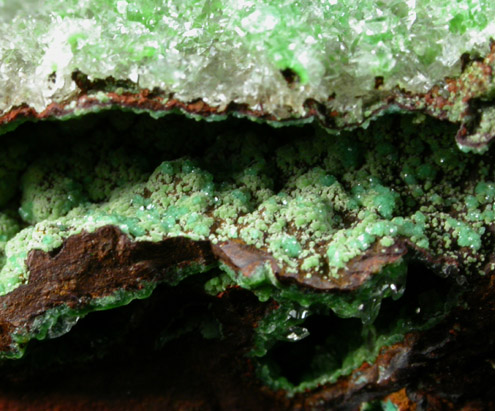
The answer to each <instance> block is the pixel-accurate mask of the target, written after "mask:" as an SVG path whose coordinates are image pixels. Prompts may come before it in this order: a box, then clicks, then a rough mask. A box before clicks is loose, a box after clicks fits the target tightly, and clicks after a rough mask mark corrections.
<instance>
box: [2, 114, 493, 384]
mask: <svg viewBox="0 0 495 411" xmlns="http://www.w3.org/2000/svg"><path fill="white" fill-rule="evenodd" d="M111 114H112V115H111V116H101V115H100V116H94V117H88V118H87V119H83V120H81V121H79V122H72V123H59V124H53V125H52V124H45V125H39V126H38V127H37V128H35V127H31V128H27V129H26V130H29V131H28V132H27V134H25V135H24V137H23V139H19V138H16V135H15V133H13V134H12V135H10V134H7V135H6V136H5V137H4V138H5V149H4V150H3V151H2V153H1V154H0V155H1V156H3V157H4V159H2V161H1V162H0V164H2V166H1V167H2V168H1V169H0V171H2V174H1V175H2V176H3V177H2V178H1V179H0V184H3V185H4V186H5V187H6V189H5V190H4V191H3V192H2V194H3V197H2V198H1V201H2V204H3V209H2V214H1V219H0V222H1V224H2V225H0V228H1V230H2V231H1V233H0V235H1V236H0V239H2V242H1V243H0V245H1V247H2V264H3V266H2V270H1V272H0V286H1V294H2V295H3V297H0V298H1V299H8V298H9V297H10V296H12V295H13V293H16V292H17V290H19V289H21V288H22V287H29V286H30V284H31V282H30V281H31V280H30V273H29V271H28V270H27V266H26V258H28V256H30V257H29V258H30V259H31V260H32V259H33V252H36V253H45V254H46V253H48V254H46V256H47V257H46V258H52V257H48V256H50V255H52V254H54V253H55V254H54V255H57V253H58V252H59V251H58V250H60V247H61V246H62V248H61V250H62V251H63V250H64V247H65V248H66V244H67V241H68V240H70V239H73V240H74V241H76V238H77V236H78V235H81V236H86V235H91V233H95V234H96V233H98V232H99V231H98V230H102V229H105V227H114V228H115V229H117V230H118V231H119V232H120V233H123V235H124V236H125V238H127V239H128V240H129V241H131V243H132V244H144V243H145V242H148V243H149V244H153V243H156V244H159V243H161V242H164V241H166V240H167V239H174V238H186V239H188V241H192V243H195V242H200V241H203V242H206V243H209V244H211V247H212V253H213V254H212V256H213V255H215V256H216V259H217V262H215V263H214V264H213V263H210V264H209V267H211V266H213V265H217V266H218V267H219V268H220V270H221V271H220V272H221V274H218V275H216V276H214V277H213V278H211V279H210V280H209V281H208V282H207V283H206V284H205V291H207V292H209V293H211V294H214V295H216V294H221V293H222V292H223V291H224V290H226V289H228V288H230V287H233V286H239V287H242V288H245V289H248V290H251V291H252V292H253V293H255V294H256V295H257V296H258V298H259V299H260V300H261V301H267V300H274V301H276V302H277V304H278V305H279V307H280V308H278V309H275V310H274V311H273V312H272V313H271V314H269V315H268V316H267V317H266V318H265V319H263V320H262V321H261V322H260V323H259V324H258V327H257V329H256V336H255V342H254V348H253V351H252V355H253V356H254V358H257V362H258V364H259V367H258V368H259V375H260V376H261V377H262V378H263V379H264V381H265V383H267V384H269V385H270V386H271V387H272V388H274V389H277V388H282V389H284V390H285V391H286V392H288V393H295V392H301V391H304V390H305V389H311V388H314V387H316V386H317V385H319V384H325V383H333V382H335V381H336V380H337V378H339V377H340V376H343V375H348V374H349V373H350V372H351V371H352V370H353V369H355V368H356V367H358V366H359V365H360V364H361V363H363V362H364V361H367V362H373V361H374V359H375V358H376V356H377V355H378V353H379V352H380V350H381V349H382V348H383V347H384V346H387V345H390V344H393V343H396V342H398V341H400V340H401V339H402V338H404V335H405V334H406V333H409V332H413V331H418V330H423V329H425V328H428V327H430V326H432V325H433V324H435V323H437V322H438V321H440V320H441V319H442V318H443V317H444V316H445V315H446V314H447V313H448V312H449V310H450V309H451V307H452V306H453V305H455V304H456V303H457V297H456V295H457V294H456V293H454V294H453V295H452V296H450V297H449V298H443V299H441V300H440V301H441V303H440V304H439V306H438V307H436V308H435V309H434V310H432V311H431V312H432V313H434V314H432V315H430V316H426V317H421V318H416V317H415V316H414V314H413V315H412V317H408V316H410V315H411V314H408V316H406V317H399V318H396V319H394V320H393V321H392V322H391V323H390V324H388V325H387V326H386V327H385V326H383V325H380V323H379V322H378V323H377V322H376V319H377V316H378V314H379V312H380V306H381V305H382V302H383V301H384V300H385V301H388V300H390V299H393V300H400V298H401V296H402V295H403V293H404V290H405V278H406V275H407V271H408V267H409V265H410V262H411V261H413V260H418V259H419V260H421V261H423V262H424V263H426V265H428V266H430V267H432V268H433V269H434V270H435V271H437V273H439V274H441V275H448V276H450V277H452V278H454V279H455V281H457V282H459V283H463V282H465V281H466V277H470V276H478V275H485V274H486V273H488V272H492V271H493V267H492V265H491V264H492V261H491V260H490V252H489V251H490V249H491V247H492V246H491V245H492V244H493V240H494V239H493V234H492V229H493V222H494V220H495V217H494V213H495V211H494V210H493V201H494V198H495V183H494V180H495V176H494V167H493V164H494V163H493V161H492V158H493V153H492V151H491V150H489V151H488V152H486V153H484V154H482V155H472V154H470V155H467V154H465V153H462V152H461V151H459V150H458V149H457V147H456V146H455V145H453V144H452V139H451V136H452V128H453V127H452V126H451V125H449V124H448V123H440V122H438V121H433V120H431V119H428V118H425V117H423V116H418V115H415V116H412V115H411V116H404V115H402V116H399V115H395V116H388V117H384V118H383V119H381V120H378V121H377V122H374V123H371V124H370V126H369V127H368V128H367V129H359V130H356V131H351V132H344V133H341V134H340V135H329V134H328V133H327V132H326V131H324V130H322V129H320V128H318V127H313V126H306V127H293V128H287V129H278V130H277V129H271V128H267V127H266V126H260V125H256V124H251V125H247V124H246V123H244V122H240V121H231V122H226V123H218V124H207V123H191V122H187V121H184V120H182V121H177V119H174V118H173V117H170V118H166V119H162V120H156V121H154V122H153V121H150V120H148V119H146V117H144V116H139V117H135V116H132V115H130V114H125V113H122V114H119V113H111ZM36 130H38V131H36ZM67 130H71V131H72V133H73V137H72V138H70V139H69V140H67V137H66V134H65V133H66V132H67ZM123 130H126V131H125V133H124V132H123ZM21 131H22V130H21ZM78 133H80V135H78ZM103 135H104V136H105V139H103V138H102V136H103ZM9 136H11V138H10V139H9ZM40 136H45V139H44V140H43V139H41V138H40ZM81 136H84V139H83V138H81ZM179 136H180V137H179ZM191 147H193V149H191ZM185 153H188V154H187V156H184V154H185ZM164 158H165V159H166V160H165V161H163V159H164ZM126 241H127V240H126ZM43 258H45V257H43ZM53 258H56V257H53ZM212 258H213V257H212ZM31 260H29V261H31ZM212 264H213V265H212ZM204 269H205V268H204V267H202V268H201V267H199V266H198V267H196V268H195V267H191V269H190V270H189V271H188V275H192V274H194V273H195V272H202V271H204ZM171 270H172V271H171V272H173V268H171ZM45 271H46V270H45ZM48 271H50V270H48ZM40 272H43V270H41V271H40ZM410 275H415V274H414V273H412V274H410ZM432 275H433V274H432ZM37 278H38V277H37ZM96 278H97V275H96V274H95V279H96ZM37 281H38V280H37ZM160 281H165V282H167V279H161V280H160ZM156 282H157V280H156V279H155V280H153V281H152V284H151V285H146V286H145V285H144V283H143V285H142V287H141V288H139V290H140V291H130V292H127V291H125V290H119V289H116V290H114V291H113V292H112V293H111V294H108V296H107V297H104V298H103V299H101V298H95V299H94V300H91V299H89V300H88V301H87V302H86V303H85V305H83V306H81V307H80V308H77V309H71V308H70V307H69V308H68V307H67V306H66V305H64V302H63V299H62V300H61V301H59V302H58V303H57V304H58V305H57V306H56V307H53V308H52V309H49V310H47V311H46V312H40V313H37V314H36V315H35V316H34V317H33V316H31V317H30V319H29V321H27V320H26V322H25V324H24V325H23V324H22V321H21V323H18V324H17V325H16V326H15V331H14V333H13V334H12V340H13V341H12V342H13V345H12V346H11V349H10V351H8V352H5V353H4V356H7V357H19V356H20V355H22V352H23V349H24V348H23V347H24V346H25V344H26V343H27V342H28V340H29V339H32V338H38V339H43V338H46V337H53V336H56V335H59V334H60V333H63V332H66V331H68V330H69V329H70V327H71V326H72V325H73V324H74V323H75V321H76V319H77V318H78V317H81V316H84V315H85V314H86V313H88V312H90V311H92V310H100V309H108V308H113V307H115V306H117V305H121V304H125V303H127V302H128V301H130V300H131V299H134V298H141V297H142V296H143V295H144V294H146V292H144V294H143V291H142V289H143V287H144V289H145V290H151V289H152V288H153V287H154V284H156ZM113 295H116V296H117V297H118V298H117V299H115V298H114V297H112V296H113ZM122 295H124V297H125V298H121V297H122ZM119 296H120V297H119ZM35 298H36V297H35ZM76 298H77V296H76ZM425 298H426V301H427V303H426V305H425V306H421V304H420V305H418V307H417V308H418V309H421V310H423V311H426V312H428V310H429V309H430V310H431V306H432V305H435V304H436V303H434V300H435V298H433V299H432V297H431V295H428V296H426V297H425ZM429 307H430V308H429ZM9 309H10V308H9V307H6V306H5V305H4V306H3V308H2V310H3V312H4V313H5V312H6V311H5V310H9ZM2 310H0V318H1V315H2V314H1V313H2ZM317 315H337V316H339V317H341V318H348V319H352V318H355V319H359V320H360V322H361V323H362V324H363V326H362V327H363V331H362V334H360V332H358V333H357V334H356V335H355V336H354V337H355V339H356V341H361V339H363V338H364V339H365V340H366V341H368V343H367V345H359V344H358V345H357V346H355V348H354V349H353V350H351V351H350V352H348V353H345V358H344V359H342V362H341V364H340V365H335V361H334V360H333V359H329V360H328V361H329V362H328V364H329V365H328V369H326V370H323V371H321V370H320V371H319V372H316V371H315V372H313V371H311V372H309V374H308V376H307V379H306V380H304V381H303V382H301V383H294V382H291V381H289V380H288V379H287V378H285V377H284V376H283V375H280V373H279V372H278V371H277V369H276V367H275V368H274V367H273V366H272V365H271V364H270V362H269V361H268V360H266V361H265V357H267V355H266V354H267V352H269V351H270V350H271V349H272V347H274V346H275V345H276V344H277V343H280V342H284V341H285V342H289V343H290V342H293V343H296V342H298V341H303V340H304V338H305V337H307V335H308V330H307V329H305V326H304V321H305V320H306V319H307V318H312V317H313V316H317ZM33 321H34V322H33ZM353 335H354V334H353ZM364 335H366V336H367V337H366V338H365V337H363V336H364ZM363 341H364V340H363ZM329 344H331V342H329ZM322 349H323V348H322ZM343 355H344V354H343ZM267 358H268V357H267ZM332 364H333V365H332Z"/></svg>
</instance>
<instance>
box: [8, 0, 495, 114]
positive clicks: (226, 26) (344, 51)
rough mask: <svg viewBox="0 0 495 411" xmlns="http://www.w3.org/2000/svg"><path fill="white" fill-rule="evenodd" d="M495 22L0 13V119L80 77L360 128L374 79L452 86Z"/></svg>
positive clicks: (56, 1) (194, 7)
mask: <svg viewBox="0 0 495 411" xmlns="http://www.w3.org/2000/svg"><path fill="white" fill-rule="evenodd" d="M494 17H495V5H494V3H493V2H492V1H488V0H482V1H472V0H459V1H455V2H452V1H448V0H427V1H426V0H425V1H415V0H408V1H401V0H366V1H359V2H355V1H349V0H321V1H306V0H304V1H300V0H286V1H276V2H273V1H267V0H252V1H245V0H242V1H228V0H219V1H206V0H199V1H198V0H186V1H183V0H181V1H178V0H169V1H163V2H157V1H153V0H136V1H129V2H128V1H125V0H118V1H115V0H112V1H108V0H106V1H96V0H82V1H80V0H77V1H76V0H69V1H66V0H48V1H44V2H41V1H33V0H31V1H23V2H17V1H13V2H12V1H1V2H0V84H2V87H1V88H0V113H2V112H6V111H8V110H9V109H11V108H12V107H14V106H18V105H20V104H23V103H25V104H28V105H29V106H31V107H34V108H35V109H36V110H37V111H42V110H43V109H45V108H46V107H47V106H48V105H49V104H50V103H52V102H61V101H64V100H67V99H69V98H70V97H71V95H72V94H73V93H74V92H75V91H76V89H77V87H76V85H75V83H74V81H73V80H72V79H71V75H72V73H73V72H74V71H75V70H79V71H81V72H83V73H85V74H86V75H87V76H89V78H90V79H96V78H102V79H104V78H107V77H110V76H112V77H114V78H116V79H126V80H131V81H132V82H134V83H136V84H137V85H139V87H141V88H148V89H153V88H155V87H158V88H160V89H161V90H163V91H165V92H169V93H173V95H174V96H175V98H178V99H179V100H182V101H191V100H195V99H198V98H201V99H203V100H204V101H205V102H206V103H208V104H210V105H212V106H216V107H225V106H226V105H227V104H229V103H231V102H235V103H240V104H247V105H249V106H250V107H254V108H258V109H259V108H262V109H263V110H266V111H268V112H270V113H274V114H275V115H277V116H279V117H288V116H294V115H301V114H303V113H304V107H303V105H304V102H305V101H306V100H308V99H314V100H317V101H321V102H326V101H327V100H328V99H329V98H331V99H334V100H333V102H332V103H331V105H332V106H333V107H334V108H335V109H337V110H339V111H343V110H345V111H353V112H355V113H356V116H358V117H359V115H360V109H361V105H362V103H363V101H365V100H369V99H370V98H371V99H372V98H373V93H375V91H374V89H375V78H377V77H382V78H383V85H382V86H381V90H391V89H393V88H394V87H396V86H398V87H401V88H404V89H405V90H407V91H412V92H424V91H426V90H427V89H429V88H430V87H431V86H433V85H434V84H436V83H438V82H439V81H441V80H442V79H444V78H445V77H448V76H455V75H457V74H459V73H460V70H461V62H460V56H461V55H462V54H463V53H469V54H470V55H471V56H474V57H476V56H477V55H484V54H486V53H487V52H488V50H489V39H490V37H493V36H494V34H495V23H494ZM284 74H285V78H284ZM286 78H290V80H291V81H289V82H287V80H286Z"/></svg>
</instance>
